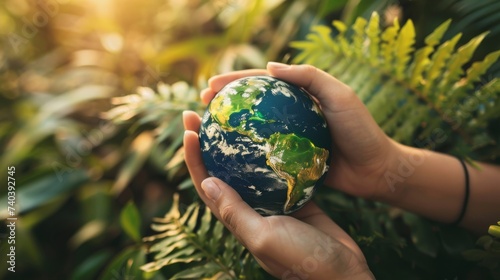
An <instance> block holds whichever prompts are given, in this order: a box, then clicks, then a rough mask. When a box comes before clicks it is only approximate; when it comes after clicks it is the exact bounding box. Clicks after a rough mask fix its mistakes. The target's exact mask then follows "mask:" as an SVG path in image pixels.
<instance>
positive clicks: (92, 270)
mask: <svg viewBox="0 0 500 280" xmlns="http://www.w3.org/2000/svg"><path fill="white" fill-rule="evenodd" d="M112 256H113V255H112V253H111V252H110V251H107V250H103V251H99V252H97V253H95V254H92V255H90V256H89V257H88V258H87V259H85V260H84V261H83V262H81V263H80V264H79V265H78V266H77V267H76V268H75V270H74V271H73V272H72V273H71V277H70V279H72V280H80V279H96V276H97V275H98V273H99V271H100V269H101V268H102V266H103V265H104V264H105V262H106V261H107V260H108V259H110V258H111V257H112Z"/></svg>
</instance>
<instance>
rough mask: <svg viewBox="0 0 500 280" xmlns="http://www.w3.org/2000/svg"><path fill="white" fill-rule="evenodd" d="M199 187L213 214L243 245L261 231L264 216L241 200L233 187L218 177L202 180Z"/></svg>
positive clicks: (247, 243)
mask: <svg viewBox="0 0 500 280" xmlns="http://www.w3.org/2000/svg"><path fill="white" fill-rule="evenodd" d="M201 188H202V190H203V192H204V194H205V196H206V198H205V199H204V200H205V203H206V204H207V205H208V207H209V208H210V210H212V212H213V213H214V214H215V216H217V218H218V219H219V220H220V221H221V222H222V223H224V225H226V227H227V228H228V229H229V230H230V231H231V232H232V233H233V234H234V235H235V236H236V237H237V238H238V240H239V241H240V242H242V243H243V245H245V247H246V245H249V243H250V242H251V241H252V240H253V239H254V238H255V236H256V235H257V234H258V233H259V232H260V231H261V229H262V226H263V224H264V218H263V217H262V216H261V215H260V214H259V213H257V212H256V211H255V210H253V209H252V207H250V206H249V205H248V204H247V203H246V202H245V201H243V199H241V197H240V196H239V194H238V193H237V192H236V191H235V190H234V189H233V188H231V187H230V186H229V185H227V184H226V183H224V182H223V181H221V180H220V179H218V178H215V177H210V178H207V179H205V180H203V182H201Z"/></svg>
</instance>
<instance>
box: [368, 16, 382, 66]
mask: <svg viewBox="0 0 500 280" xmlns="http://www.w3.org/2000/svg"><path fill="white" fill-rule="evenodd" d="M366 35H367V37H368V39H369V40H368V44H369V46H368V59H369V61H370V63H371V64H372V65H373V66H378V64H379V63H380V61H379V52H380V46H379V44H380V16H379V15H378V13H376V12H373V13H372V15H371V17H370V21H369V22H368V26H367V27H366Z"/></svg>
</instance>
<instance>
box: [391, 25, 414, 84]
mask: <svg viewBox="0 0 500 280" xmlns="http://www.w3.org/2000/svg"><path fill="white" fill-rule="evenodd" d="M414 43H415V27H414V26H413V21H411V20H408V21H406V23H405V25H403V27H402V28H401V31H400V32H399V34H398V38H397V40H396V45H395V51H396V54H395V63H396V65H395V68H396V69H395V70H396V77H397V78H398V79H400V80H404V79H405V70H406V68H407V64H408V62H409V61H410V59H411V53H412V52H413V44H414Z"/></svg>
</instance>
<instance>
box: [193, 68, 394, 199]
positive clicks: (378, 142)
mask: <svg viewBox="0 0 500 280" xmlns="http://www.w3.org/2000/svg"><path fill="white" fill-rule="evenodd" d="M251 75H271V76H274V77H276V78H280V79H282V80H285V81H288V82H290V83H293V84H296V85H298V86H300V87H303V88H304V89H305V90H306V91H308V92H309V93H310V94H311V95H312V96H313V98H315V99H316V100H317V101H318V102H319V104H320V106H321V109H322V111H323V113H324V115H325V117H326V120H327V123H328V125H329V128H330V131H331V135H332V139H333V157H332V161H331V164H330V170H329V172H328V174H327V177H326V179H325V184H326V185H329V186H331V187H334V188H336V189H339V190H341V191H344V192H347V193H349V194H351V195H355V196H360V197H365V198H375V197H381V196H384V195H385V193H388V192H390V191H392V190H391V189H390V188H389V185H388V184H387V181H386V179H385V178H384V174H385V172H386V171H387V170H394V169H395V168H397V167H396V162H397V157H398V156H397V155H398V152H399V148H398V144H397V143H395V142H394V141H392V140H391V139H390V138H389V137H387V136H386V135H385V134H384V132H383V131H382V130H381V129H380V128H379V126H378V125H377V124H376V123H375V120H374V119H373V118H372V116H371V115H370V112H369V111H368V109H367V108H366V107H365V106H364V104H363V103H362V102H361V100H360V99H359V98H358V97H357V96H356V94H355V93H354V92H353V90H352V89H351V88H349V87H348V86H347V85H345V84H343V83H342V82H340V81H338V80H337V79H335V78H334V77H332V76H331V75H329V74H327V73H325V72H323V71H321V70H319V69H317V68H314V67H312V66H309V65H286V64H281V63H274V62H270V63H268V65H267V71H266V70H244V71H237V72H232V73H229V74H223V75H219V76H215V77H213V78H212V79H210V81H209V88H207V89H205V90H204V91H203V92H202V94H201V95H202V100H203V102H204V103H208V102H210V100H211V99H212V98H213V97H214V95H215V94H216V93H217V92H218V91H219V90H220V89H222V87H224V86H225V85H226V84H227V83H229V82H231V81H232V80H235V79H238V78H242V77H245V76H251Z"/></svg>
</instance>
